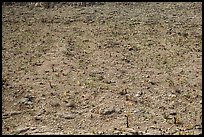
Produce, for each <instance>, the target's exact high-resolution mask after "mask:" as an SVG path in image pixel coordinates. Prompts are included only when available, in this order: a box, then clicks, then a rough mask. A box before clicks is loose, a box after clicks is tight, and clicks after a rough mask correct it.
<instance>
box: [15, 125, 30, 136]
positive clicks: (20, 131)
mask: <svg viewBox="0 0 204 137" xmlns="http://www.w3.org/2000/svg"><path fill="white" fill-rule="evenodd" d="M29 129H30V128H29V127H25V128H24V127H19V128H17V129H16V131H15V133H17V134H20V133H22V132H26V131H27V130H29Z"/></svg>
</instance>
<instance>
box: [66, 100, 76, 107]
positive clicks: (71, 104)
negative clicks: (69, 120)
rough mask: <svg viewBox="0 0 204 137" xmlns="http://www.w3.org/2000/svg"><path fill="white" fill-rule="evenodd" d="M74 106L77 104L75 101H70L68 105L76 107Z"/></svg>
mask: <svg viewBox="0 0 204 137" xmlns="http://www.w3.org/2000/svg"><path fill="white" fill-rule="evenodd" d="M74 106H75V103H74V101H69V102H68V103H67V104H66V107H74Z"/></svg>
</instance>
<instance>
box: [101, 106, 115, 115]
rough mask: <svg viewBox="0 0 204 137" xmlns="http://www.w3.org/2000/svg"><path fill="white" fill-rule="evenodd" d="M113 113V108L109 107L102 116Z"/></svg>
mask: <svg viewBox="0 0 204 137" xmlns="http://www.w3.org/2000/svg"><path fill="white" fill-rule="evenodd" d="M114 112H115V108H114V107H111V108H108V109H105V110H104V111H103V114H104V115H111V114H112V113H114Z"/></svg>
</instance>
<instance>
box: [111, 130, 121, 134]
mask: <svg viewBox="0 0 204 137" xmlns="http://www.w3.org/2000/svg"><path fill="white" fill-rule="evenodd" d="M113 134H114V135H119V134H121V132H120V131H118V130H116V131H114V132H113Z"/></svg>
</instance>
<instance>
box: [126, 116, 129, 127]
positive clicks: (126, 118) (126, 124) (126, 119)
mask: <svg viewBox="0 0 204 137" xmlns="http://www.w3.org/2000/svg"><path fill="white" fill-rule="evenodd" d="M125 117H126V125H127V128H129V123H128V115H125Z"/></svg>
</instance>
